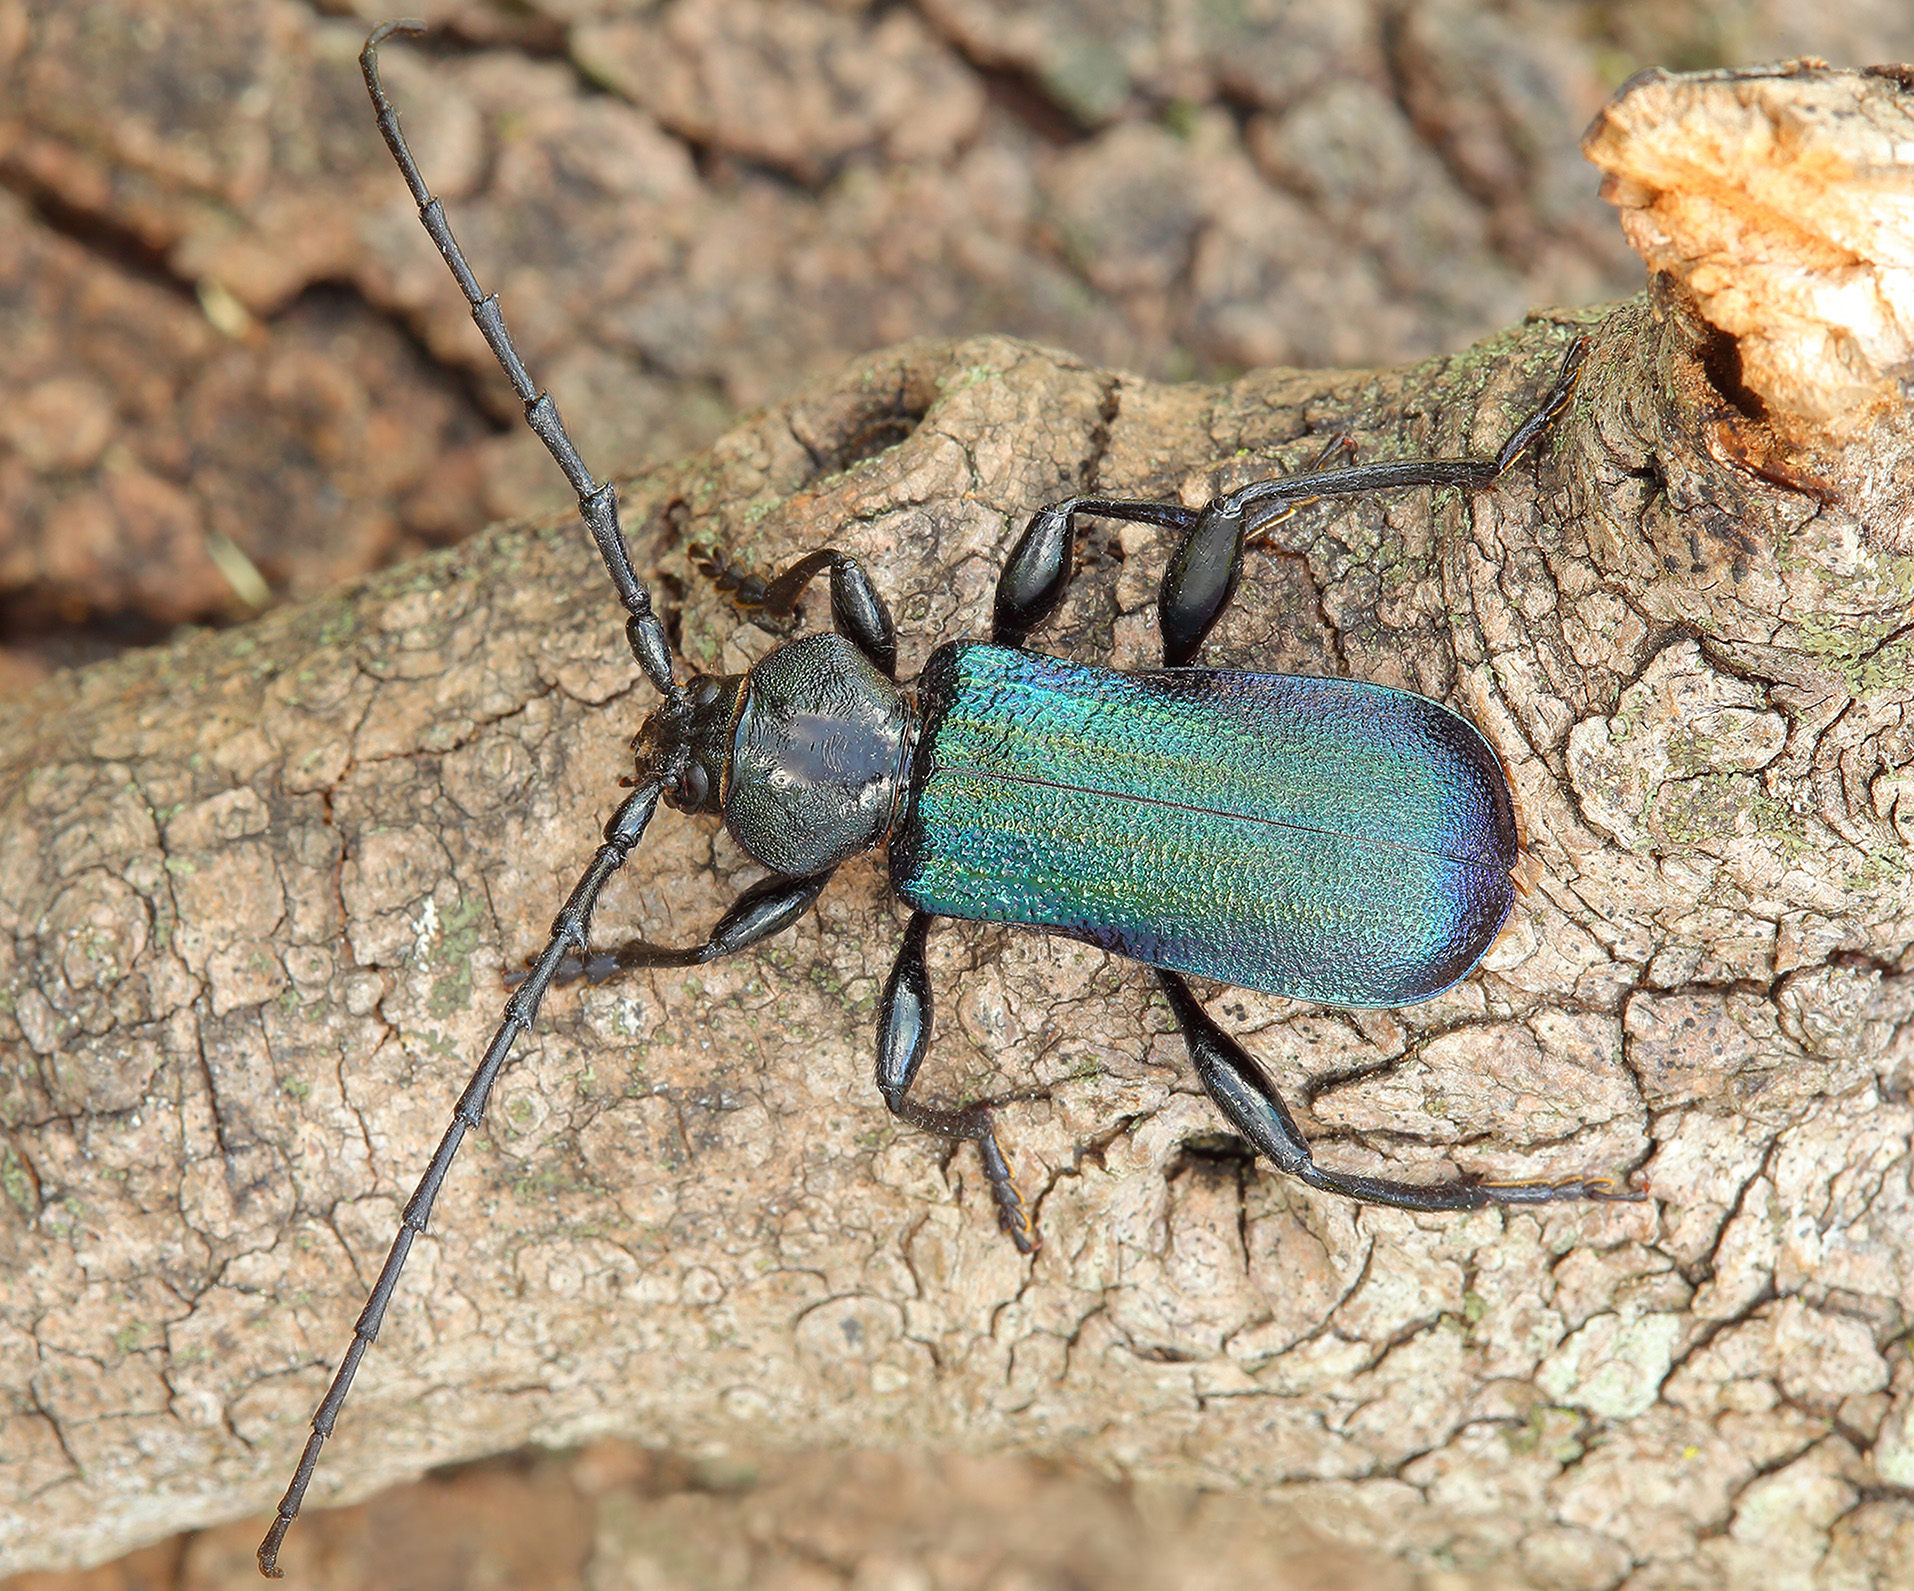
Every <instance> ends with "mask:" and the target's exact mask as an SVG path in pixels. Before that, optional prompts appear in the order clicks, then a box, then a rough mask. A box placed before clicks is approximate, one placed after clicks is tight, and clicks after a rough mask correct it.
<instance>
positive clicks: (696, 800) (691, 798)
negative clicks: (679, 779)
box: [679, 762, 711, 812]
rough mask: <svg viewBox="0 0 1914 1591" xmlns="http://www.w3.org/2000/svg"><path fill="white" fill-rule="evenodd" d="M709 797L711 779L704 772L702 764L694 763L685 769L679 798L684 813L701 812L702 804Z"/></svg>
mask: <svg viewBox="0 0 1914 1591" xmlns="http://www.w3.org/2000/svg"><path fill="white" fill-rule="evenodd" d="M710 797H711V779H710V776H709V775H708V774H706V772H705V771H704V765H703V764H702V763H697V762H694V763H692V764H691V766H690V767H688V768H686V769H685V777H684V788H683V791H682V793H681V794H680V796H679V799H680V801H682V802H683V810H684V811H686V812H702V811H703V810H704V804H705V802H706V801H708V800H709V799H710Z"/></svg>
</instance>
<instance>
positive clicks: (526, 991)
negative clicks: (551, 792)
mask: <svg viewBox="0 0 1914 1591" xmlns="http://www.w3.org/2000/svg"><path fill="white" fill-rule="evenodd" d="M659 789H660V787H659V786H658V785H657V784H656V783H652V784H647V785H645V786H643V787H641V788H640V789H637V790H634V791H633V792H632V793H631V794H630V795H628V796H627V797H625V799H624V801H623V802H621V803H620V804H619V807H618V810H617V811H616V812H615V813H613V814H612V819H611V822H609V823H607V824H606V825H605V841H604V844H602V845H600V846H599V847H598V851H597V854H596V855H594V856H593V857H592V859H591V866H589V867H588V868H586V869H585V873H584V876H583V877H582V878H580V879H579V881H578V883H577V884H576V885H575V886H574V887H573V889H572V892H571V895H570V897H569V898H568V899H567V900H566V902H565V906H564V909H563V910H562V911H560V912H559V914H558V916H557V917H556V918H555V919H554V920H553V922H552V933H551V938H550V939H548V940H547V941H546V943H545V950H544V953H543V954H542V955H540V956H539V958H538V960H537V961H536V962H535V963H534V964H533V966H532V970H531V971H530V972H529V973H527V974H526V976H525V981H524V982H523V983H521V984H520V985H519V986H518V987H517V989H515V990H514V991H513V992H512V997H511V999H509V1000H507V1001H506V1002H505V1020H504V1021H502V1022H500V1023H499V1025H498V1031H497V1032H495V1033H494V1034H493V1035H492V1042H491V1043H490V1044H488V1045H487V1046H486V1047H485V1054H484V1056H483V1057H482V1058H481V1059H480V1061H479V1063H478V1066H477V1068H476V1069H475V1070H474V1071H473V1073H472V1077H471V1081H470V1082H468V1083H467V1084H466V1085H465V1092H464V1093H463V1094H461V1095H459V1103H458V1108H457V1109H456V1110H454V1111H453V1113H452V1120H451V1123H450V1125H448V1126H447V1127H446V1129H445V1136H444V1137H443V1138H441V1139H440V1140H439V1147H438V1149H437V1151H436V1152H435V1153H434V1154H433V1156H432V1163H431V1164H430V1165H429V1166H427V1167H426V1168H425V1175H424V1176H422V1177H421V1178H419V1185H418V1187H416V1188H415V1189H413V1190H412V1197H411V1198H410V1199H408V1200H406V1204H405V1212H404V1214H402V1215H401V1216H400V1217H399V1230H398V1232H397V1233H396V1234H395V1235H394V1236H393V1239H392V1247H391V1248H390V1249H388V1250H387V1251H386V1256H385V1264H383V1265H382V1266H380V1267H379V1279H378V1280H377V1281H376V1282H374V1283H373V1284H372V1292H371V1293H370V1295H368V1297H367V1298H366V1303H365V1308H364V1309H362V1310H360V1312H359V1319H358V1322H357V1324H355V1325H354V1326H353V1328H352V1346H351V1347H349V1348H348V1349H346V1356H345V1358H344V1359H342V1360H341V1361H340V1362H339V1368H338V1370H337V1371H336V1372H335V1373H334V1375H333V1377H332V1384H331V1385H330V1386H329V1387H327V1388H326V1395H325V1396H324V1397H323V1398H321V1399H320V1400H319V1407H318V1408H317V1409H316V1410H315V1411H314V1412H313V1416H312V1434H311V1435H310V1436H308V1437H307V1438H306V1446H305V1450H304V1451H303V1452H301V1453H300V1455H299V1467H298V1468H297V1469H296V1470H294V1471H293V1476H292V1484H291V1485H290V1486H288V1487H287V1488H286V1495H285V1496H284V1497H283V1498H281V1499H280V1502H279V1517H278V1518H277V1519H275V1520H274V1521H273V1522H272V1528H271V1529H270V1530H268V1531H267V1532H266V1539H265V1540H264V1541H262V1542H260V1544H259V1572H260V1573H261V1574H263V1575H265V1576H266V1577H267V1578H268V1579H269V1580H277V1579H280V1578H281V1577H282V1575H283V1574H284V1571H283V1570H282V1569H281V1568H280V1567H279V1548H280V1546H281V1545H282V1544H283V1543H284V1541H285V1539H286V1532H287V1531H288V1530H290V1529H291V1528H292V1522H293V1521H294V1520H295V1519H297V1518H298V1517H299V1509H300V1506H301V1505H302V1504H303V1503H304V1502H305V1500H306V1487H307V1486H308V1485H310V1484H311V1481H312V1472H313V1471H314V1470H315V1469H316V1468H318V1465H319V1450H320V1449H321V1448H322V1447H324V1446H325V1445H326V1438H327V1437H329V1436H331V1435H332V1427H333V1423H334V1422H335V1421H336V1420H337V1419H338V1418H339V1410H340V1409H341V1408H342V1407H344V1405H345V1401H346V1394H347V1393H348V1392H350V1391H351V1390H352V1378H353V1376H354V1375H355V1374H357V1373H358V1369H359V1361H360V1360H361V1359H363V1358H364V1357H365V1352H366V1349H367V1348H369V1347H371V1346H372V1343H373V1341H374V1339H376V1338H377V1337H378V1335H379V1328H380V1327H381V1326H382V1325H384V1324H385V1312H386V1306H387V1305H389V1304H390V1303H391V1302H392V1292H393V1289H394V1288H395V1287H397V1286H398V1284H399V1272H400V1271H402V1270H404V1269H405V1262H406V1257H407V1256H408V1255H410V1254H411V1252H412V1240H413V1239H414V1238H416V1237H417V1236H418V1235H419V1234H420V1233H421V1232H423V1231H424V1230H425V1227H426V1223H427V1222H428V1221H429V1220H431V1218H432V1206H433V1204H434V1203H436V1202H437V1200H438V1197H439V1189H440V1188H441V1187H442V1186H444V1183H445V1175H446V1173H447V1172H448V1171H450V1170H451V1169H452V1159H453V1157H454V1156H455V1155H456V1154H457V1153H458V1152H459V1145H460V1144H461V1143H463V1142H464V1141H465V1135H466V1133H468V1132H470V1131H471V1130H472V1129H473V1128H475V1127H477V1126H478V1124H479V1123H480V1121H482V1120H483V1119H484V1116H485V1105H486V1101H488V1100H489V1099H490V1098H491V1097H492V1085H493V1084H494V1083H496V1082H497V1081H498V1074H499V1072H500V1071H501V1070H502V1069H503V1067H504V1065H505V1058H506V1056H508V1055H510V1054H511V1052H512V1045H513V1044H514V1043H516V1042H517V1040H518V1036H519V1034H521V1033H523V1032H524V1031H525V1030H526V1029H527V1028H529V1027H530V1026H531V1025H532V1024H533V1023H534V1022H536V1021H537V1020H538V1007H539V1002H540V1001H542V1000H543V999H544V998H545V991H546V990H547V989H549V988H550V987H551V984H552V979H553V978H555V977H556V976H557V975H558V974H559V972H560V971H561V970H562V969H563V967H564V963H565V960H566V958H567V957H568V956H576V957H578V958H579V959H581V960H582V959H583V958H584V957H585V956H586V955H587V954H588V953H589V951H590V945H589V943H588V941H589V939H590V937H591V914H592V909H593V908H594V907H595V906H596V905H597V904H598V896H599V893H600V892H601V891H602V890H603V889H604V887H605V882H606V880H608V879H609V878H610V877H611V875H612V874H613V873H615V872H617V871H618V869H619V868H621V867H623V866H624V865H625V858H626V857H628V856H630V855H631V853H632V851H633V849H634V848H636V846H637V844H638V842H639V841H640V840H641V839H643V838H644V834H645V826H646V825H647V824H648V823H650V822H651V816H652V814H653V813H654V812H656V811H657V810H658V795H659Z"/></svg>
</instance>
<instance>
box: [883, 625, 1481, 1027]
mask: <svg viewBox="0 0 1914 1591" xmlns="http://www.w3.org/2000/svg"><path fill="white" fill-rule="evenodd" d="M918 705H919V711H920V713H921V714H922V723H921V728H920V731H919V735H918V740H917V745H916V749H915V752H914V756H913V761H912V767H911V770H910V777H909V780H908V787H909V791H910V793H909V795H908V796H907V798H906V800H907V805H906V808H905V810H904V811H903V812H902V813H901V814H900V817H899V821H898V823H897V825H896V827H895V829H894V830H893V833H892V837H891V842H890V869H891V881H892V884H893V886H894V887H895V888H896V890H897V893H898V894H899V895H900V896H901V897H902V898H903V899H904V901H905V902H907V903H908V904H909V905H911V906H914V907H916V908H918V909H919V910H921V911H927V912H934V913H936V914H938V915H939V916H944V917H965V918H972V919H976V920H982V921H988V922H1012V923H1028V924H1030V925H1031V926H1033V927H1038V928H1045V929H1048V930H1049V931H1050V932H1052V933H1058V934H1065V935H1068V936H1069V937H1071V938H1074V939H1081V940H1085V941H1087V942H1089V943H1091V944H1094V945H1100V946H1102V947H1103V948H1105V949H1106V950H1111V951H1114V952H1116V953H1117V954H1119V955H1123V956H1128V957H1130V958H1131V959H1133V960H1136V961H1141V962H1145V963H1148V964H1150V965H1154V966H1162V967H1169V968H1173V969H1175V970H1177V971H1180V972H1189V973H1195V974H1197V975H1199V976H1201V977H1206V978H1214V979H1216V980H1218V981H1219V982H1222V983H1231V984H1235V985H1237V986H1239V987H1241V988H1247V989H1261V990H1265V991H1267V992H1269V993H1271V994H1284V995H1291V996H1294V997H1296V998H1298V999H1306V1000H1320V1001H1324V1002H1326V1003H1328V1004H1332V1005H1341V1006H1357V1007H1372V1006H1398V1005H1407V1004H1410V1003H1412V1002H1414V1001H1417V1000H1425V999H1427V998H1428V997H1429V996H1430V995H1433V994H1438V993H1440V992H1441V991H1442V990H1443V989H1446V988H1447V987H1448V986H1449V985H1450V984H1452V983H1454V982H1455V981H1456V980H1457V979H1458V978H1461V977H1463V976H1465V975H1466V974H1467V973H1468V972H1469V970H1470V969H1471V968H1472V967H1474V966H1475V964H1476V962H1478V961H1480V960H1481V959H1482V956H1483V953H1484V952H1485V951H1487V949H1488V948H1489V945H1490V944H1491V943H1492V942H1493V941H1494V939H1495V936H1496V933H1497V932H1498V931H1499V929H1500V928H1501V926H1502V922H1503V920H1504V918H1506V917H1507V915H1508V912H1509V907H1510V905H1511V903H1512V901H1513V899H1514V884H1513V880H1512V879H1511V877H1510V869H1511V867H1513V865H1514V863H1515V860H1516V856H1517V852H1518V841H1517V837H1516V829H1515V818H1514V813H1513V809H1512V807H1511V804H1510V800H1509V789H1508V782H1507V780H1506V779H1505V778H1504V776H1503V773H1502V766H1501V763H1500V762H1499V761H1498V760H1497V758H1496V755H1495V753H1494V752H1493V751H1492V750H1491V749H1490V747H1489V745H1488V743H1487V742H1486V741H1485V740H1484V739H1483V738H1482V735H1481V733H1480V732H1479V731H1478V730H1477V729H1476V728H1475V726H1474V725H1472V724H1471V723H1469V721H1468V720H1467V719H1465V718H1463V717H1461V716H1460V715H1458V714H1456V713H1454V712H1451V711H1450V710H1449V709H1448V708H1446V707H1444V706H1443V705H1442V704H1441V703H1440V702H1434V701H1431V700H1430V699H1429V698H1428V697H1426V696H1418V695H1416V694H1414V693H1413V692H1409V691H1400V690H1392V689H1390V688H1389V687H1387V686H1382V685H1365V684H1360V683H1358V682H1356V681H1353V680H1338V679H1315V678H1309V677H1304V676H1296V675H1282V674H1254V673H1246V672H1239V671H1234V670H1223V669H1201V668H1196V669H1162V670H1153V671H1145V672H1139V673H1127V674H1126V673H1112V672H1111V671H1109V670H1107V669H1098V668H1090V667H1085V666H1084V665H1081V664H1077V663H1070V662H1065V661H1062V660H1061V659H1058V658H1052V657H1044V656H1041V655H1039V654H1037V653H1033V652H1025V651H1021V650H1013V649H1010V648H1006V647H998V646H985V645H981V644H977V643H961V644H958V645H955V646H946V647H941V648H939V649H938V650H937V651H936V652H935V653H933V654H932V656H931V659H930V662H929V664H928V665H927V667H926V668H925V670H924V673H923V676H922V678H921V679H920V680H919V682H918Z"/></svg>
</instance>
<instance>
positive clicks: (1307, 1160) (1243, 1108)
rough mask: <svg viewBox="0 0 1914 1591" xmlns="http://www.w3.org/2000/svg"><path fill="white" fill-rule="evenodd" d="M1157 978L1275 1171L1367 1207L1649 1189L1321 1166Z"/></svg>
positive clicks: (1230, 1046) (1241, 1066) (1282, 1111)
mask: <svg viewBox="0 0 1914 1591" xmlns="http://www.w3.org/2000/svg"><path fill="white" fill-rule="evenodd" d="M1154 970H1155V972H1156V978H1157V982H1158V983H1159V984H1161V985H1162V988H1163V992H1164V993H1165V994H1166V995H1168V996H1169V1001H1170V1009H1171V1010H1172V1011H1174V1012H1175V1013H1176V1024H1177V1026H1178V1027H1179V1028H1181V1029H1182V1030H1183V1038H1184V1042H1186V1043H1187V1044H1188V1045H1189V1047H1190V1060H1191V1061H1192V1062H1194V1063H1195V1066H1196V1075H1197V1076H1198V1077H1199V1078H1201V1079H1202V1083H1203V1087H1204V1088H1205V1089H1206V1090H1208V1092H1209V1096H1210V1098H1211V1099H1212V1100H1214V1101H1215V1102H1216V1107H1217V1109H1218V1110H1220V1111H1222V1113H1223V1114H1224V1115H1225V1116H1227V1117H1228V1118H1229V1122H1230V1125H1231V1126H1232V1127H1234V1128H1235V1129H1236V1130H1237V1131H1238V1132H1240V1133H1241V1134H1242V1135H1243V1136H1244V1137H1245V1138H1247V1139H1248V1140H1249V1141H1250V1143H1251V1144H1253V1145H1254V1146H1255V1148H1256V1149H1257V1151H1258V1152H1259V1153H1261V1154H1263V1155H1266V1156H1267V1157H1268V1158H1269V1161H1270V1164H1272V1165H1273V1166H1275V1167H1276V1169H1277V1170H1278V1171H1283V1172H1287V1173H1288V1174H1289V1175H1290V1176H1292V1177H1295V1178H1296V1179H1297V1180H1298V1181H1299V1182H1305V1183H1307V1184H1308V1185H1309V1186H1310V1187H1312V1188H1321V1189H1323V1190H1324V1191H1325V1192H1327V1193H1341V1194H1346V1195H1347V1196H1348V1197H1350V1198H1352V1199H1361V1200H1362V1201H1364V1202H1365V1203H1367V1204H1392V1205H1394V1206H1396V1207H1397V1208H1398V1209H1402V1210H1480V1209H1482V1208H1484V1207H1485V1206H1487V1205H1491V1204H1549V1203H1553V1202H1554V1201H1556V1200H1559V1199H1596V1200H1604V1201H1606V1200H1615V1199H1627V1200H1639V1199H1644V1198H1646V1197H1647V1195H1646V1194H1644V1193H1640V1192H1636V1191H1634V1190H1632V1189H1628V1188H1618V1187H1617V1186H1616V1185H1615V1183H1614V1181H1613V1179H1611V1178H1608V1177H1577V1178H1574V1179H1572V1180H1570V1181H1567V1182H1500V1183H1498V1182H1477V1181H1474V1180H1472V1179H1470V1178H1467V1177H1458V1178H1455V1179H1453V1180H1452V1181H1449V1182H1430V1183H1419V1182H1396V1181H1393V1180H1391V1179H1389V1178H1386V1177H1365V1176H1359V1175H1357V1174H1356V1173H1354V1172H1348V1171H1330V1170H1326V1169H1325V1168H1323V1167H1322V1166H1319V1165H1317V1164H1316V1162H1315V1160H1314V1159H1313V1158H1311V1156H1310V1153H1309V1145H1308V1143H1307V1142H1306V1141H1305V1140H1304V1138H1303V1135H1302V1134H1301V1133H1300V1132H1298V1131H1297V1129H1296V1120H1295V1118H1294V1117H1293V1116H1291V1115H1290V1114H1289V1108H1288V1107H1287V1106H1286V1105H1284V1103H1283V1101H1282V1096H1281V1095H1279V1094H1278V1093H1277V1092H1276V1090H1275V1089H1274V1088H1273V1087H1271V1086H1270V1082H1269V1079H1268V1078H1266V1077H1265V1076H1264V1075H1263V1071H1262V1068H1261V1067H1259V1066H1258V1065H1257V1064H1256V1062H1255V1061H1254V1060H1253V1059H1252V1058H1251V1057H1250V1054H1249V1052H1248V1051H1247V1050H1245V1049H1244V1048H1243V1047H1242V1045H1240V1044H1238V1043H1237V1042H1236V1040H1235V1039H1233V1038H1231V1037H1230V1036H1229V1035H1228V1034H1227V1033H1225V1032H1224V1031H1223V1030H1222V1029H1221V1028H1219V1027H1218V1026H1217V1025H1216V1024H1215V1023H1214V1022H1212V1021H1211V1020H1210V1018H1209V1014H1208V1013H1207V1012H1206V1011H1204V1009H1203V1008H1202V1007H1201V1006H1200V1005H1198V1004H1197V1003H1196V997H1195V996H1194V995H1192V994H1191V993H1190V987H1189V985H1188V984H1187V983H1185V982H1184V981H1183V980H1182V978H1181V977H1179V976H1178V975H1177V974H1176V973H1174V972H1168V971H1165V970H1164V969H1163V968H1161V967H1158V968H1156V969H1154Z"/></svg>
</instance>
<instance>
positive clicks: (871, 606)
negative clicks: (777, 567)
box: [691, 547, 897, 679]
mask: <svg viewBox="0 0 1914 1591" xmlns="http://www.w3.org/2000/svg"><path fill="white" fill-rule="evenodd" d="M691 560H692V562H693V563H695V564H696V565H697V566H698V568H699V569H701V570H702V571H703V572H704V573H705V574H707V575H709V576H710V577H711V579H712V580H714V581H715V582H716V583H717V586H718V589H719V590H720V591H723V592H726V593H727V594H728V595H729V596H730V598H731V600H732V601H733V602H734V603H736V604H737V605H738V607H740V608H742V609H743V610H744V611H745V612H746V613H747V614H750V615H751V616H752V617H753V618H756V617H758V616H759V615H760V614H762V615H765V616H768V617H770V618H773V619H785V618H789V617H790V615H791V611H792V609H794V608H795V607H796V606H797V601H798V598H799V597H801V596H803V595H804V588H805V587H806V586H808V585H809V584H810V583H811V582H812V580H814V579H815V578H816V577H817V576H819V575H821V574H822V573H823V572H824V571H825V570H826V569H829V570H830V571H831V625H832V628H834V629H835V630H836V631H837V633H838V634H839V635H841V636H843V637H844V639H845V640H847V641H849V642H850V643H851V644H852V645H853V646H855V647H856V648H857V649H858V651H860V652H862V653H863V654H864V656H865V657H866V658H868V659H869V660H870V663H871V666H872V667H873V668H875V669H876V670H877V671H878V672H879V673H881V674H882V675H883V676H884V678H886V679H896V678H897V627H896V626H895V625H894V624H892V622H891V611H890V609H889V608H887V607H885V606H884V599H883V598H882V597H881V596H879V595H878V594H877V587H876V586H875V585H873V584H872V583H871V577H870V576H869V575H868V574H867V573H865V570H864V566H863V565H862V564H861V563H859V562H858V561H857V559H856V558H854V557H852V556H851V554H849V553H848V552H839V551H838V550H837V548H835V547H820V548H819V549H818V550H817V551H816V552H813V553H806V554H805V555H804V556H803V557H802V558H800V559H798V561H797V562H796V563H794V564H792V565H791V567H790V568H788V569H786V570H785V571H784V572H783V573H782V574H780V575H777V576H776V577H774V578H773V579H770V580H766V579H764V578H763V576H761V575H755V574H753V573H751V571H750V570H748V569H743V568H740V567H739V566H738V565H737V564H734V563H732V562H731V560H730V558H729V557H728V556H727V555H726V554H725V553H724V552H723V551H721V550H720V549H719V548H716V547H696V548H693V549H692V553H691Z"/></svg>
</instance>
